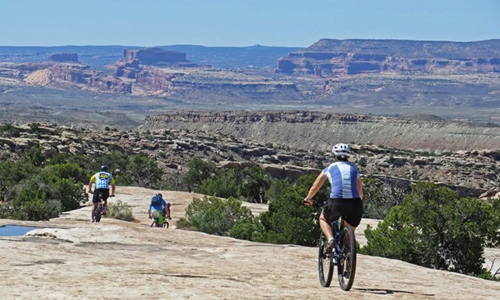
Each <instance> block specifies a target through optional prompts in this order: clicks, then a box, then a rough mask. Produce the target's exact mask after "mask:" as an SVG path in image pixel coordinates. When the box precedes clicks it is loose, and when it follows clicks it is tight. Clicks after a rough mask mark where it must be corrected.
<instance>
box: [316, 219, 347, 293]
mask: <svg viewBox="0 0 500 300" xmlns="http://www.w3.org/2000/svg"><path fill="white" fill-rule="evenodd" d="M332 227H333V237H334V240H335V243H334V247H333V250H332V251H331V252H329V253H327V252H326V248H327V246H328V241H327V240H326V237H325V235H324V233H323V232H321V235H320V237H319V240H318V273H319V282H320V283H321V285H322V286H324V287H329V286H330V283H331V282H332V277H333V270H334V267H335V266H337V277H338V281H339V285H340V288H341V289H342V290H344V291H348V290H350V289H351V287H352V285H353V283H354V275H355V274H356V238H355V236H354V231H353V230H352V228H350V227H349V226H344V217H343V216H342V217H340V220H336V221H333V222H332Z"/></svg>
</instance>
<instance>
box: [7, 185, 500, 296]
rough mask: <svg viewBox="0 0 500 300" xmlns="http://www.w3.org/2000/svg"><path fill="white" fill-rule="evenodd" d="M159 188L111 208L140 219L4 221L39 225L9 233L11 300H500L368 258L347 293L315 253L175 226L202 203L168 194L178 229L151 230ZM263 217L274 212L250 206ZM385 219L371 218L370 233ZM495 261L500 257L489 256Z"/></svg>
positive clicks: (456, 279)
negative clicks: (122, 207) (150, 210)
mask: <svg viewBox="0 0 500 300" xmlns="http://www.w3.org/2000/svg"><path fill="white" fill-rule="evenodd" d="M155 192H156V191H153V190H147V189H143V188H136V187H118V188H117V196H116V198H113V199H112V200H111V202H114V201H123V202H125V203H127V204H129V205H130V206H131V207H132V210H133V214H134V216H135V217H136V219H137V220H138V221H137V222H124V221H119V220H114V219H109V218H104V219H103V220H102V221H101V223H98V224H96V223H94V224H91V223H87V220H88V218H89V215H90V206H88V205H87V206H85V207H83V208H81V209H78V210H75V211H70V212H67V213H64V214H63V215H62V216H61V217H59V218H56V219H51V220H50V221H46V222H21V221H12V220H0V224H22V225H29V226H36V227H39V229H36V230H33V231H30V232H28V233H27V234H26V235H25V236H19V237H1V238H0V248H1V251H0V256H1V260H2V264H1V266H0V280H1V281H2V288H1V291H2V299H16V300H17V299H139V298H140V299H322V298H335V299H336V298H339V297H342V298H345V297H348V298H349V299H440V300H441V299H453V300H455V299H492V300H493V299H498V297H499V295H500V283H499V282H494V281H487V280H483V279H478V278H474V277H469V276H465V275H461V274H456V273H449V272H444V271H438V270H432V269H426V268H422V267H418V266H415V265H412V264H408V263H404V262H401V261H397V260H389V259H384V258H380V257H370V256H365V255H359V256H358V269H357V273H356V280H355V283H354V286H353V288H352V290H351V291H349V292H343V291H342V290H340V288H339V287H338V285H337V284H335V281H334V282H333V283H332V286H331V287H330V288H323V287H321V285H320V284H319V281H318V275H317V257H316V255H317V254H316V253H317V250H316V248H315V247H301V246H294V245H273V244H259V243H252V242H248V241H242V240H236V239H232V238H228V237H220V236H211V235H207V234H203V233H198V232H190V231H184V230H180V229H176V228H175V221H176V220H178V219H179V218H180V217H182V216H184V209H185V207H186V206H187V205H188V203H189V202H190V201H191V200H192V198H193V197H201V195H196V194H190V193H183V192H171V191H162V193H163V195H164V196H165V197H166V199H167V201H169V202H171V203H172V217H173V220H172V222H171V227H170V228H169V229H156V228H150V227H148V225H149V222H148V219H147V204H148V200H149V198H150V196H151V195H153V194H154V193H155ZM250 205H251V207H250V208H251V209H252V210H253V211H254V213H259V212H260V211H262V210H264V209H266V208H265V207H263V206H259V205H255V204H250ZM368 223H371V224H376V221H375V220H363V226H360V228H359V230H358V240H359V241H360V242H361V243H364V239H363V234H362V229H363V228H364V226H365V225H366V224H368ZM487 254H488V261H491V260H492V259H497V260H498V259H499V258H500V253H499V251H498V250H495V251H488V252H487Z"/></svg>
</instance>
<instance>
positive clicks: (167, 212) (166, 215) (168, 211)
mask: <svg viewBox="0 0 500 300" xmlns="http://www.w3.org/2000/svg"><path fill="white" fill-rule="evenodd" d="M165 217H166V218H167V219H169V220H170V219H172V218H171V217H170V206H169V205H167V206H166V207H165Z"/></svg>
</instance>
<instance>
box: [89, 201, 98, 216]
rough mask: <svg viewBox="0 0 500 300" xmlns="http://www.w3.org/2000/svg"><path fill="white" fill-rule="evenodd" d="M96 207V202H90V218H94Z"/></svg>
mask: <svg viewBox="0 0 500 300" xmlns="http://www.w3.org/2000/svg"><path fill="white" fill-rule="evenodd" d="M96 208H97V202H93V203H92V213H91V214H90V219H91V220H94V213H95V209H96Z"/></svg>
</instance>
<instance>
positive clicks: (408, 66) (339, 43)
mask: <svg viewBox="0 0 500 300" xmlns="http://www.w3.org/2000/svg"><path fill="white" fill-rule="evenodd" d="M499 47H500V40H489V41H482V42H438V41H404V40H403V41H395V40H332V39H321V40H319V41H318V42H316V43H315V44H313V45H312V46H310V47H308V48H306V49H305V50H303V51H300V52H294V53H290V54H289V55H288V56H286V57H282V58H280V59H279V60H278V65H277V68H276V72H278V73H284V74H309V75H317V76H325V77H331V76H342V75H355V74H363V73H410V74H411V73H441V74H442V73H447V74H449V73H482V72H500V50H498V49H500V48H499Z"/></svg>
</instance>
